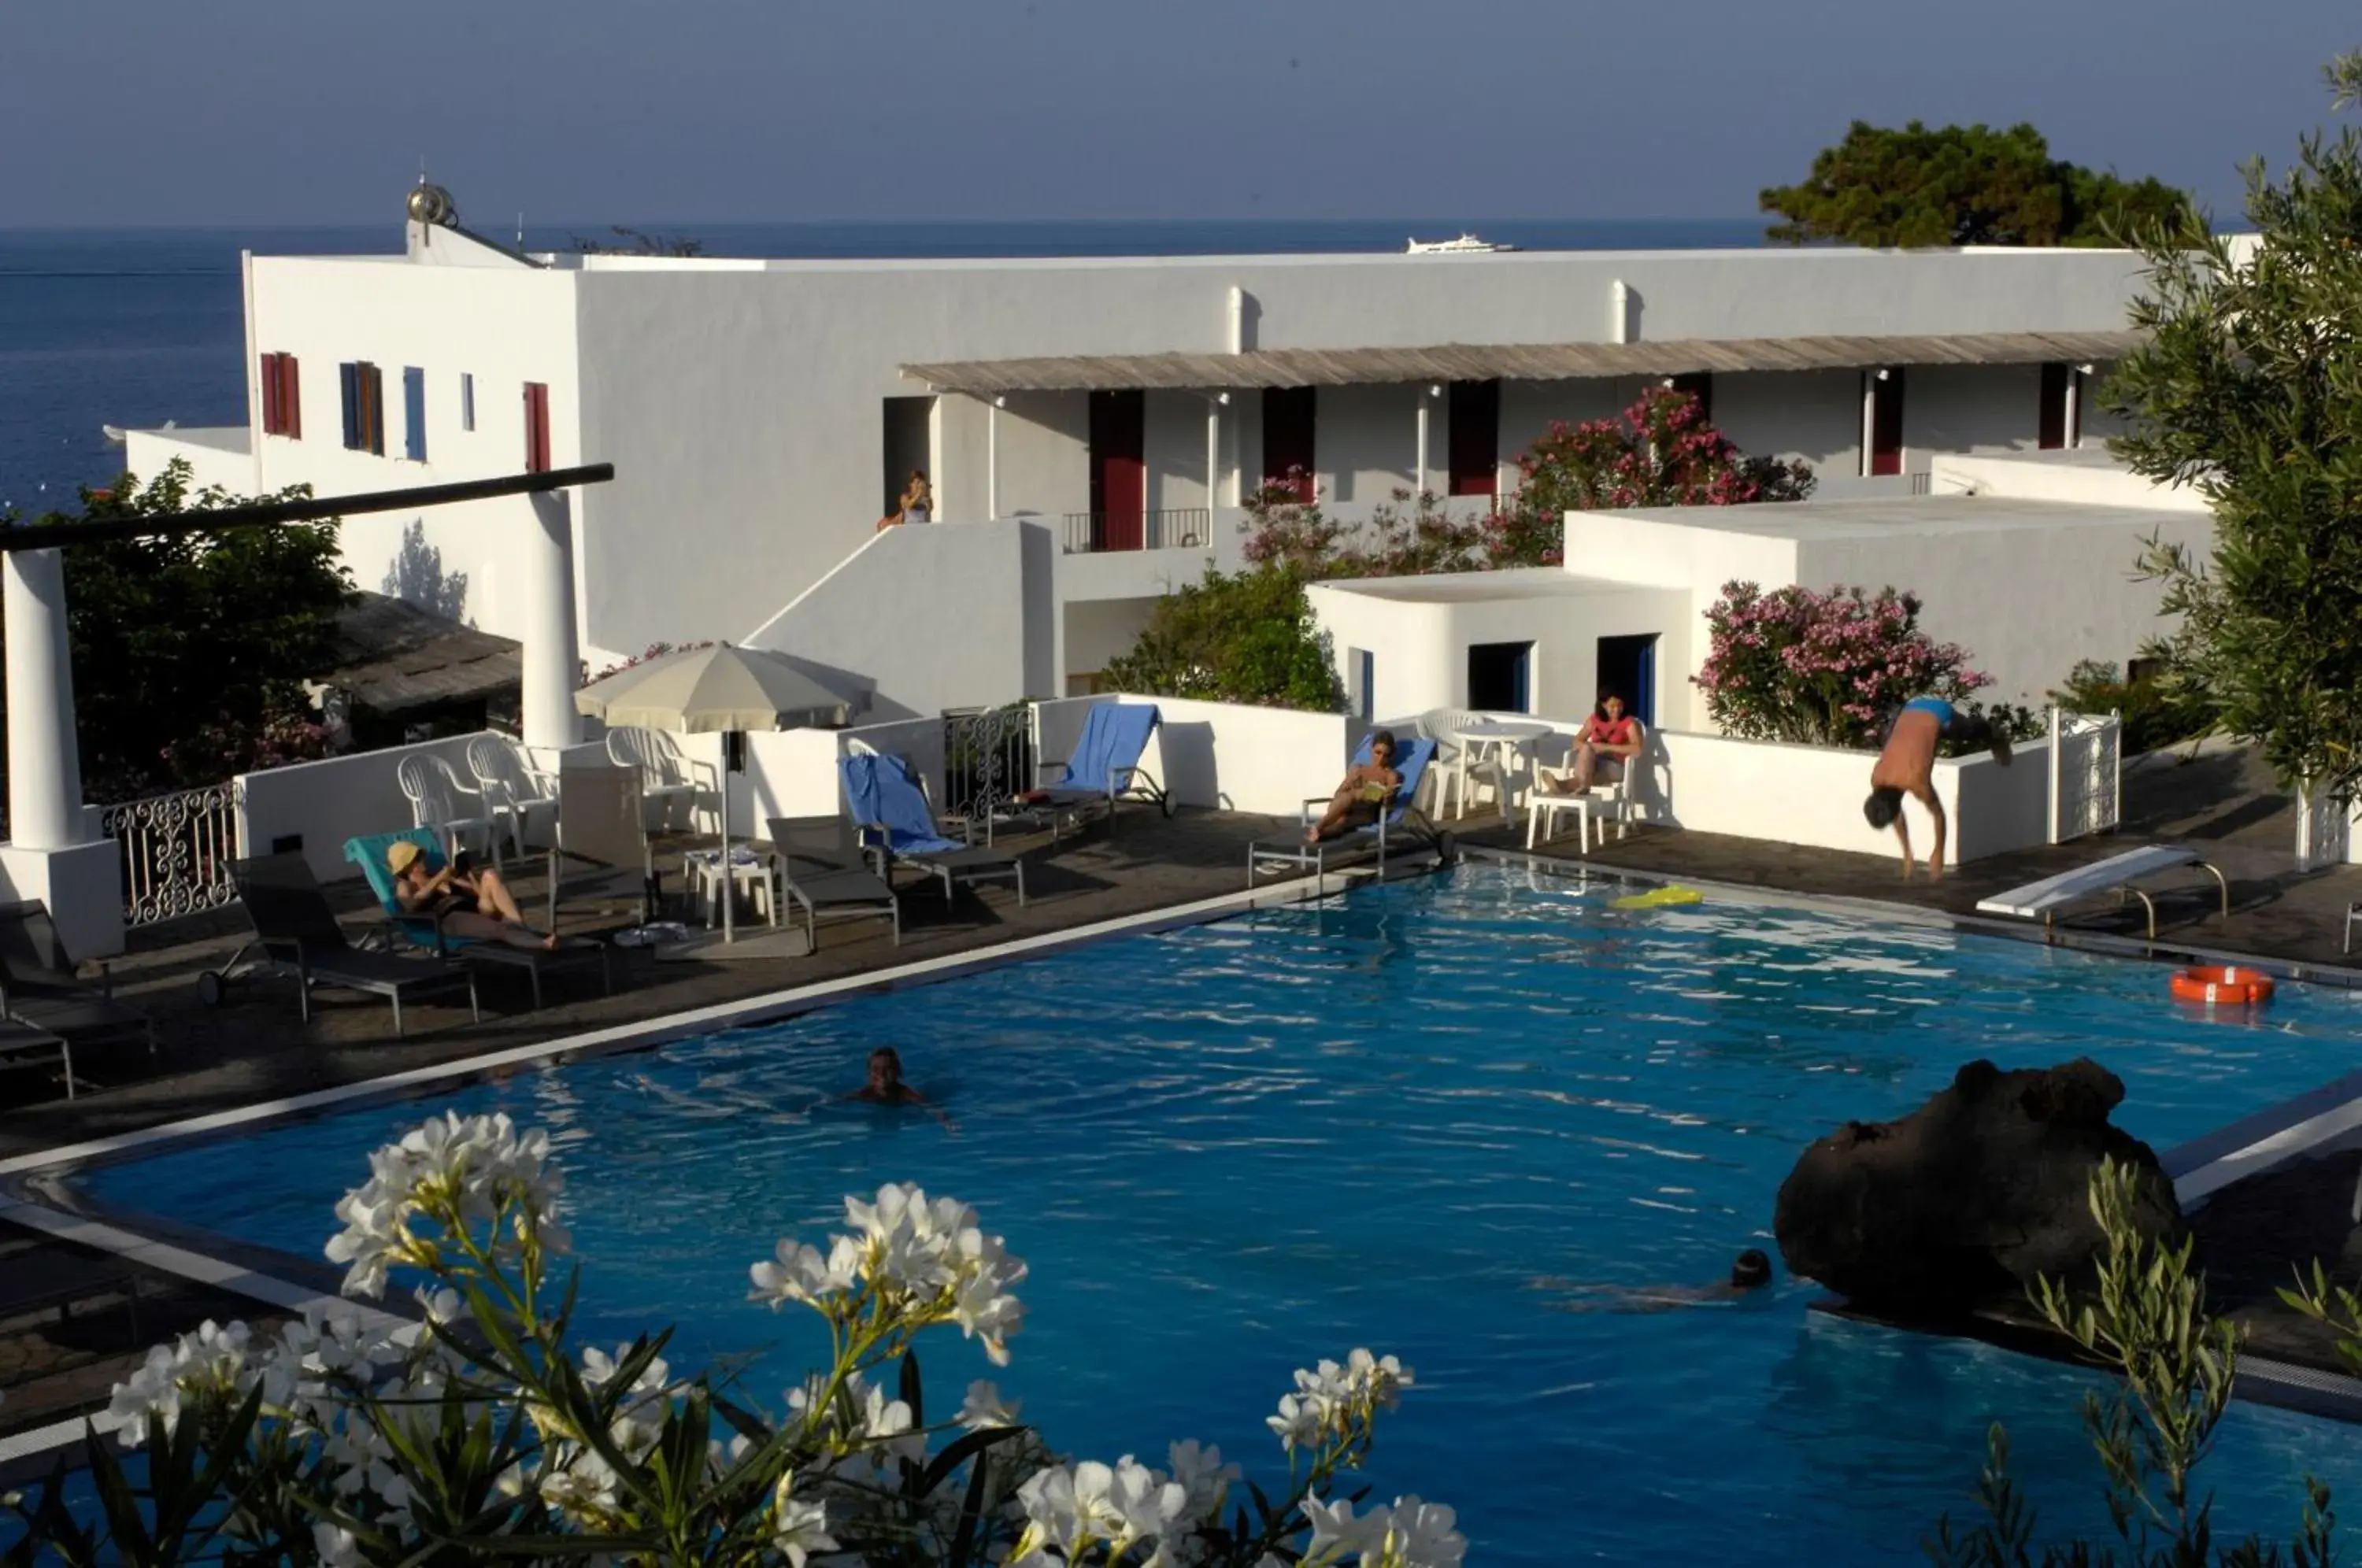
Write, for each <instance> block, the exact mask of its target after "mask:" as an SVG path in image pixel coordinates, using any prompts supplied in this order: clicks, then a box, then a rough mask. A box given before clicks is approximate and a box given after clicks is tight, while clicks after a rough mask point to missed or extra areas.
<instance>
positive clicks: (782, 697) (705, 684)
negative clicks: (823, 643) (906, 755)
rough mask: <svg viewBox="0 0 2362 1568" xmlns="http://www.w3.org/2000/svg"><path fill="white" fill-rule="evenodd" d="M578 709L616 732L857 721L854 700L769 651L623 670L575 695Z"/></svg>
mask: <svg viewBox="0 0 2362 1568" xmlns="http://www.w3.org/2000/svg"><path fill="white" fill-rule="evenodd" d="M574 706H575V707H576V709H577V710H579V712H585V713H588V714H590V716H591V717H592V718H594V719H603V720H605V721H606V722H607V723H608V725H609V726H610V727H611V728H614V729H622V728H624V727H625V726H626V725H635V726H637V727H638V728H641V729H646V730H679V731H684V732H686V733H689V734H713V733H715V732H717V731H730V730H800V729H827V728H833V727H834V726H837V725H842V724H844V723H850V722H851V720H852V718H853V710H854V707H855V703H854V701H852V700H851V699H849V698H847V697H845V696H844V694H842V693H841V692H836V691H832V690H829V689H828V688H827V687H825V686H822V684H821V683H820V682H819V681H817V680H815V679H812V678H811V676H810V675H807V674H805V673H804V671H803V670H802V669H801V668H798V666H797V665H796V664H795V662H794V661H792V660H790V659H789V658H787V657H783V656H781V655H779V654H775V653H770V652H767V650H765V649H762V648H742V647H733V646H731V645H729V644H728V643H716V644H715V645H713V646H712V647H703V648H683V649H681V650H679V652H677V653H668V654H659V655H658V656H657V657H655V658H652V659H649V660H648V661H647V662H646V663H645V664H635V665H634V666H632V668H629V669H619V670H617V671H616V672H615V673H614V674H613V675H610V676H608V677H606V678H605V679H602V680H595V681H592V682H591V683H590V685H588V686H586V687H584V688H583V689H582V690H579V691H577V692H576V693H575V694H574Z"/></svg>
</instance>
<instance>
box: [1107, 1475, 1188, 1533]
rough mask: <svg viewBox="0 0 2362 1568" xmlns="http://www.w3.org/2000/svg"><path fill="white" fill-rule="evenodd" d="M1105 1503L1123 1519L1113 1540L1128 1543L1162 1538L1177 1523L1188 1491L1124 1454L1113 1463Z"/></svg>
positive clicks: (1186, 1505)
mask: <svg viewBox="0 0 2362 1568" xmlns="http://www.w3.org/2000/svg"><path fill="white" fill-rule="evenodd" d="M1107 1502H1108V1507H1109V1508H1111V1509H1112V1510H1113V1511H1114V1512H1115V1514H1116V1515H1117V1517H1118V1518H1121V1519H1122V1520H1123V1533H1122V1534H1121V1535H1120V1536H1118V1537H1117V1538H1116V1539H1117V1540H1119V1541H1120V1542H1122V1543H1124V1544H1125V1545H1130V1544H1131V1543H1133V1542H1136V1541H1143V1540H1164V1537H1165V1535H1166V1534H1167V1533H1168V1532H1170V1531H1171V1530H1172V1529H1173V1527H1174V1526H1175V1524H1177V1523H1179V1522H1180V1520H1181V1518H1182V1516H1183V1512H1184V1510H1185V1509H1186V1508H1187V1507H1188V1504H1189V1492H1188V1488H1187V1487H1186V1486H1184V1485H1181V1484H1180V1483H1179V1482H1177V1481H1168V1480H1166V1479H1165V1477H1164V1473H1163V1472H1162V1471H1156V1470H1151V1469H1149V1468H1148V1466H1146V1465H1144V1464H1142V1463H1140V1462H1138V1461H1137V1460H1135V1459H1133V1458H1132V1456H1131V1455H1130V1454H1128V1453H1127V1454H1125V1455H1124V1456H1123V1457H1122V1458H1121V1459H1119V1460H1117V1461H1116V1462H1115V1467H1114V1470H1113V1473H1112V1474H1110V1476H1109V1483H1108V1493H1107Z"/></svg>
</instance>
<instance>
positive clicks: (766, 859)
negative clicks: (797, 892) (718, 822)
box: [681, 844, 779, 931]
mask: <svg viewBox="0 0 2362 1568" xmlns="http://www.w3.org/2000/svg"><path fill="white" fill-rule="evenodd" d="M681 869H682V870H683V871H684V872H686V873H687V874H688V876H689V878H690V881H691V882H692V883H693V884H694V886H695V889H696V892H697V902H698V907H699V908H701V910H703V911H704V912H705V924H706V929H708V930H709V931H710V930H712V926H713V921H714V917H715V916H716V915H717V914H718V913H719V912H720V911H721V909H722V898H723V892H722V888H723V879H722V852H721V851H720V850H716V849H692V850H690V852H689V853H688V854H687V855H684V856H681ZM778 871H779V863H778V856H774V855H772V854H770V853H769V852H768V851H767V850H758V849H754V848H752V847H750V846H749V845H738V844H734V845H731V846H730V881H729V886H730V895H729V896H732V897H735V896H736V894H737V892H738V890H739V889H742V888H743V889H745V890H746V892H747V894H748V895H749V896H750V898H751V899H752V900H753V902H754V905H755V912H756V914H757V915H759V916H761V917H762V918H764V919H766V920H767V921H769V922H770V923H771V924H773V925H777V924H778V923H779V890H778Z"/></svg>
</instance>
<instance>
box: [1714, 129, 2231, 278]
mask: <svg viewBox="0 0 2362 1568" xmlns="http://www.w3.org/2000/svg"><path fill="white" fill-rule="evenodd" d="M1757 200H1758V204H1759V205H1760V208H1761V210H1763V211H1764V212H1767V213H1776V214H1778V215H1781V216H1782V217H1783V218H1785V219H1786V220H1787V221H1786V222H1784V223H1779V224H1774V225H1772V226H1771V227H1770V228H1769V229H1767V230H1766V231H1765V233H1766V235H1767V236H1768V237H1770V238H1772V239H1775V240H1783V241H1785V242H1787V243H1789V244H1792V245H1802V244H1805V243H1806V242H1808V241H1812V240H1837V241H1838V242H1840V243H1843V244H1847V245H1864V246H1881V247H1884V246H1941V245H2113V244H2116V243H2118V242H2119V239H2118V237H2119V236H2123V235H2127V234H2133V233H2147V232H2151V231H2154V230H2156V229H2158V228H2160V227H2164V228H2170V229H2173V230H2175V231H2180V230H2182V229H2184V228H2186V227H2188V226H2192V225H2196V224H2197V223H2198V218H2197V215H2196V213H2195V211H2194V209H2193V208H2192V207H2191V203H2190V198H2189V197H2188V196H2187V195H2185V194H2183V193H2181V192H2180V191H2177V190H2175V189H2173V188H2172V187H2171V186H2169V185H2166V184H2162V183H2160V182H2158V181H2156V180H2154V179H2145V180H2139V181H2125V180H2121V179H2118V178H2117V177H2116V176H2115V175H2114V174H2112V173H2102V172H2099V171H2094V170H2091V169H2086V168H2083V167H2081V165H2079V164H2074V163H2068V162H2064V161H2062V160H2057V159H2054V158H2052V157H2051V156H2050V145H2049V143H2048V142H2047V141H2045V140H2044V139H2043V137H2042V133H2041V132H2039V131H2037V130H2036V129H2035V128H2034V127H2032V126H2029V125H2018V126H2012V127H2010V128H2009V129H2007V130H1995V129H1993V128H1992V127H1990V126H1984V125H1973V126H1944V127H1938V128H1937V129H1934V130H1930V129H1929V128H1928V127H1926V126H1925V125H1923V124H1921V123H1920V122H1919V121H1917V120H1913V121H1912V122H1911V123H1910V124H1909V125H1906V126H1904V127H1903V128H1902V129H1901V130H1894V129H1891V128H1889V127H1882V126H1873V125H1870V124H1868V123H1867V122H1865V121H1861V120H1856V121H1854V123H1853V125H1852V126H1851V127H1849V128H1848V130H1847V131H1846V137H1845V139H1844V140H1843V141H1841V142H1839V143H1838V145H1837V146H1835V147H1831V148H1824V149H1822V150H1821V151H1820V153H1819V154H1817V155H1816V157H1815V158H1814V160H1813V170H1812V173H1811V174H1810V175H1808V176H1807V177H1806V178H1805V181H1804V182H1802V183H1801V184H1795V185H1781V186H1775V187H1773V188H1771V189H1770V190H1766V191H1764V192H1763V193H1761V194H1760V196H1759V197H1758V198H1757Z"/></svg>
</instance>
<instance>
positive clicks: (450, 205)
mask: <svg viewBox="0 0 2362 1568" xmlns="http://www.w3.org/2000/svg"><path fill="white" fill-rule="evenodd" d="M407 206H408V209H409V212H410V217H411V221H412V222H414V223H426V224H435V225H437V226H441V227H443V228H452V227H455V226H458V222H459V204H458V203H457V202H454V201H453V200H452V199H451V193H450V192H448V191H447V190H445V189H444V188H443V187H442V186H440V185H430V184H428V183H427V182H425V181H424V180H421V181H420V182H418V183H417V184H416V185H415V186H414V187H413V188H412V190H411V193H410V200H409V202H408V204H407Z"/></svg>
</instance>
